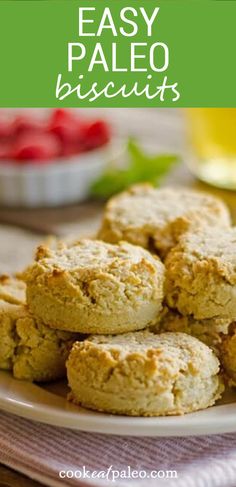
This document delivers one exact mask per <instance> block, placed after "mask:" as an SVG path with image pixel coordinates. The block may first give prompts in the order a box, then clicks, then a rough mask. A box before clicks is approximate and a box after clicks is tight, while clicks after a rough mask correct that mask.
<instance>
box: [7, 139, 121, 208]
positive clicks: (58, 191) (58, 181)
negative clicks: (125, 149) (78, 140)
mask: <svg viewBox="0 0 236 487" xmlns="http://www.w3.org/2000/svg"><path fill="white" fill-rule="evenodd" d="M110 155H111V148H110V147H106V148H102V149H96V150H94V151H91V152H87V153H83V154H79V155H78V156H73V157H70V158H63V159H61V160H57V161H54V162H52V163H48V164H47V163H46V164H36V163H34V164H16V163H14V164H13V163H12V162H10V161H1V162H0V204H1V205H5V206H9V207H16V206H18V207H30V208H34V207H43V206H60V205H65V204H70V203H75V202H80V201H83V200H85V199H86V198H87V197H88V196H89V191H90V187H91V184H92V183H93V182H94V181H95V180H96V179H97V178H98V177H99V176H101V174H102V173H103V171H104V169H105V168H106V166H107V163H108V161H109V157H110Z"/></svg>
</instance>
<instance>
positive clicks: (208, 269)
mask: <svg viewBox="0 0 236 487" xmlns="http://www.w3.org/2000/svg"><path fill="white" fill-rule="evenodd" d="M165 264H166V302H167V305H168V306H169V307H170V308H176V309H178V311H179V312H180V313H182V314H183V315H193V317H194V318H196V319H199V320H202V319H208V318H217V319H218V318H220V319H229V320H231V321H233V320H235V319H236V228H228V229H224V230H222V229H220V228H215V227H214V228H205V229H204V230H203V229H202V230H199V231H198V232H195V233H190V232H189V233H187V234H185V235H184V236H182V237H181V239H180V241H179V244H178V245H177V246H176V247H175V248H174V249H172V250H171V252H170V253H169V254H168V256H167V258H166V261H165Z"/></svg>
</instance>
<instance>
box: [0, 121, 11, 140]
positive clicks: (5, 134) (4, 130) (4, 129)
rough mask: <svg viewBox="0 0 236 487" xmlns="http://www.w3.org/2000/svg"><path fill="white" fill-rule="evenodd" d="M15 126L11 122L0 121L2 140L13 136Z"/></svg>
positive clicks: (0, 136)
mask: <svg viewBox="0 0 236 487" xmlns="http://www.w3.org/2000/svg"><path fill="white" fill-rule="evenodd" d="M13 133H14V132H13V124H12V121H11V120H3V119H2V120H0V139H4V140H6V139H8V138H10V137H11V136H12V135H13Z"/></svg>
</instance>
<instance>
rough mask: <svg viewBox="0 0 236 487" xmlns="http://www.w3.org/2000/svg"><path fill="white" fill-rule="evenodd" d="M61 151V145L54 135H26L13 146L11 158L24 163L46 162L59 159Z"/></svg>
mask: <svg viewBox="0 0 236 487" xmlns="http://www.w3.org/2000/svg"><path fill="white" fill-rule="evenodd" d="M60 149H61V148H60V143H59V142H58V140H57V138H56V137H54V136H53V135H52V134H41V135H40V134H25V135H21V136H19V137H18V138H17V140H16V142H15V143H14V144H13V146H12V151H11V158H12V159H15V160H16V161H23V162H27V161H40V162H45V161H48V160H50V159H54V158H56V157H59V155H60Z"/></svg>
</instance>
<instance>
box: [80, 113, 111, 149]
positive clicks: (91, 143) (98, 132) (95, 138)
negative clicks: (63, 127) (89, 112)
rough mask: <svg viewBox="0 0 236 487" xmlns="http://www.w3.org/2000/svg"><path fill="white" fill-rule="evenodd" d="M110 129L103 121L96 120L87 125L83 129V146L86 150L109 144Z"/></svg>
mask: <svg viewBox="0 0 236 487" xmlns="http://www.w3.org/2000/svg"><path fill="white" fill-rule="evenodd" d="M110 137H111V134H110V128H109V126H108V124H107V123H106V122H105V121H104V120H96V121H95V122H91V123H89V124H87V126H86V128H85V129H84V146H85V149H87V150H92V149H96V148H98V147H102V146H103V145H105V144H107V142H109V140H110Z"/></svg>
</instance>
